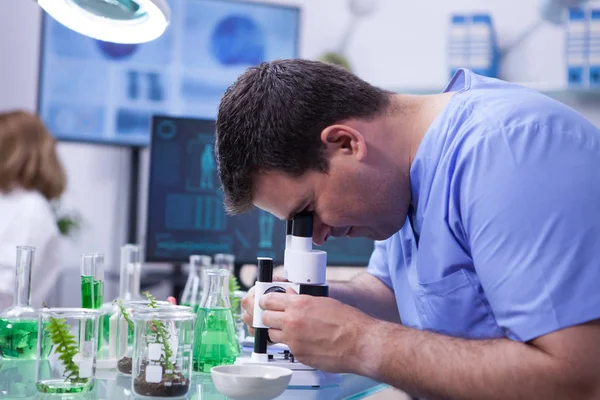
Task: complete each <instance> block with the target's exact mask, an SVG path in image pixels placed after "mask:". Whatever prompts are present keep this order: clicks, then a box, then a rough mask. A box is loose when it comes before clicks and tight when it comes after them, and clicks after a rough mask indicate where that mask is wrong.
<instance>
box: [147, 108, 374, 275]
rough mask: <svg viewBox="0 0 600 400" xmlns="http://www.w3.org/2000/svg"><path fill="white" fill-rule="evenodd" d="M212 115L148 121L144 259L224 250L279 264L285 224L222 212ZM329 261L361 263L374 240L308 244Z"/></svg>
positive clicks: (256, 213)
mask: <svg viewBox="0 0 600 400" xmlns="http://www.w3.org/2000/svg"><path fill="white" fill-rule="evenodd" d="M214 125H215V121H214V120H210V119H195V118H181V117H167V116H156V117H154V118H153V119H152V135H151V137H152V142H151V143H152V145H151V148H150V180H149V188H148V190H149V192H148V209H147V210H148V214H147V224H146V246H145V250H146V260H147V261H150V262H174V263H178V262H181V263H187V262H188V258H189V256H190V255H192V254H206V255H214V254H216V253H230V254H234V255H235V256H236V260H237V261H238V262H239V263H244V264H245V263H256V258H257V257H272V258H273V259H274V260H275V261H276V262H277V263H282V262H283V253H284V246H285V234H286V229H285V228H286V225H285V222H284V221H281V220H279V219H277V218H276V217H274V216H273V215H271V214H269V213H267V212H264V211H262V210H260V209H258V208H254V209H253V210H252V211H250V212H248V213H246V214H242V215H237V216H228V215H226V213H225V210H224V207H223V192H222V191H221V189H220V185H219V181H218V176H217V171H216V166H215V160H214V154H213V144H214V129H215V126H214ZM315 248H318V249H321V250H325V251H327V253H328V254H327V260H328V265H347V266H361V267H364V266H366V265H367V263H368V261H369V257H370V256H371V252H372V251H373V241H372V240H368V239H362V238H330V239H329V240H328V241H327V242H326V244H325V245H323V246H319V247H315Z"/></svg>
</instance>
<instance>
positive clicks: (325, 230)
mask: <svg viewBox="0 0 600 400" xmlns="http://www.w3.org/2000/svg"><path fill="white" fill-rule="evenodd" d="M328 234H329V225H327V224H325V223H323V221H321V220H320V219H319V217H318V216H316V215H315V216H314V217H313V243H314V244H316V245H317V246H320V245H322V244H323V243H325V239H327V235H328Z"/></svg>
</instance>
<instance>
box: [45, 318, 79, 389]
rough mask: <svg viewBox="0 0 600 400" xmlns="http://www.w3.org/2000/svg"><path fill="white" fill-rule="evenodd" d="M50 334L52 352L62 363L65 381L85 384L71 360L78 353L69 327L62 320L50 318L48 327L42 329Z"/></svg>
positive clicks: (77, 367) (76, 366)
mask: <svg viewBox="0 0 600 400" xmlns="http://www.w3.org/2000/svg"><path fill="white" fill-rule="evenodd" d="M44 329H46V331H47V332H48V333H49V334H50V338H51V339H52V344H53V345H54V346H55V348H54V351H55V353H56V354H58V355H59V356H58V359H59V360H60V361H62V363H63V365H64V367H65V371H64V372H63V376H64V377H65V381H70V382H71V383H73V384H76V383H83V384H85V383H87V381H88V379H87V378H80V377H79V366H78V365H77V364H75V362H73V358H74V357H75V356H76V355H77V353H78V352H79V347H78V345H77V341H76V340H75V337H74V336H73V334H71V330H70V329H69V325H68V324H67V321H66V320H65V319H64V318H54V317H50V318H49V322H48V325H47V326H46V327H45V328H44Z"/></svg>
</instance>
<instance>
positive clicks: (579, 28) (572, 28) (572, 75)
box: [566, 7, 589, 87]
mask: <svg viewBox="0 0 600 400" xmlns="http://www.w3.org/2000/svg"><path fill="white" fill-rule="evenodd" d="M586 14H587V13H586V10H585V9H584V8H580V7H573V8H570V9H569V19H568V22H567V29H566V30H567V38H566V62H567V83H568V85H569V86H571V87H587V86H588V84H589V79H588V78H589V77H588V71H589V68H588V55H587V53H588V49H587V47H588V34H587V33H588V23H587V16H586Z"/></svg>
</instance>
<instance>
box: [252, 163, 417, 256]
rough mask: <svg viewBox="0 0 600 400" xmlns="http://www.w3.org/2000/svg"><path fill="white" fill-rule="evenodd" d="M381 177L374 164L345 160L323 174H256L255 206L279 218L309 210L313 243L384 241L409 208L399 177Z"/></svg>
mask: <svg viewBox="0 0 600 400" xmlns="http://www.w3.org/2000/svg"><path fill="white" fill-rule="evenodd" d="M330 161H331V160H330ZM386 177H389V174H386V173H385V172H384V171H378V170H377V166H365V165H361V164H360V163H348V162H331V164H330V169H329V172H328V173H327V174H324V173H320V172H315V171H311V172H308V173H306V174H304V175H303V176H301V177H299V178H296V179H294V178H292V177H290V176H288V175H286V174H283V173H281V172H277V171H271V172H268V173H264V174H261V175H260V176H259V177H258V180H257V189H256V193H255V199H254V204H255V205H256V206H257V207H258V208H260V209H262V210H265V211H267V212H270V213H271V214H273V215H275V216H276V217H278V218H279V219H282V220H286V219H288V218H290V217H292V216H293V215H294V214H296V213H298V212H300V211H305V210H306V211H312V212H314V215H315V217H314V225H313V226H314V228H313V242H314V243H315V244H317V245H321V244H323V243H324V242H325V241H326V240H327V238H328V237H329V236H350V237H366V238H370V239H374V240H383V239H387V238H388V237H390V236H391V235H393V234H394V233H395V232H397V231H398V230H399V229H400V228H401V227H402V225H403V224H404V220H405V219H406V209H407V206H408V205H407V204H406V201H402V200H403V198H406V197H407V196H406V194H405V195H404V196H401V195H400V191H401V187H402V185H401V179H398V177H396V179H393V180H391V179H387V178H386Z"/></svg>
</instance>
